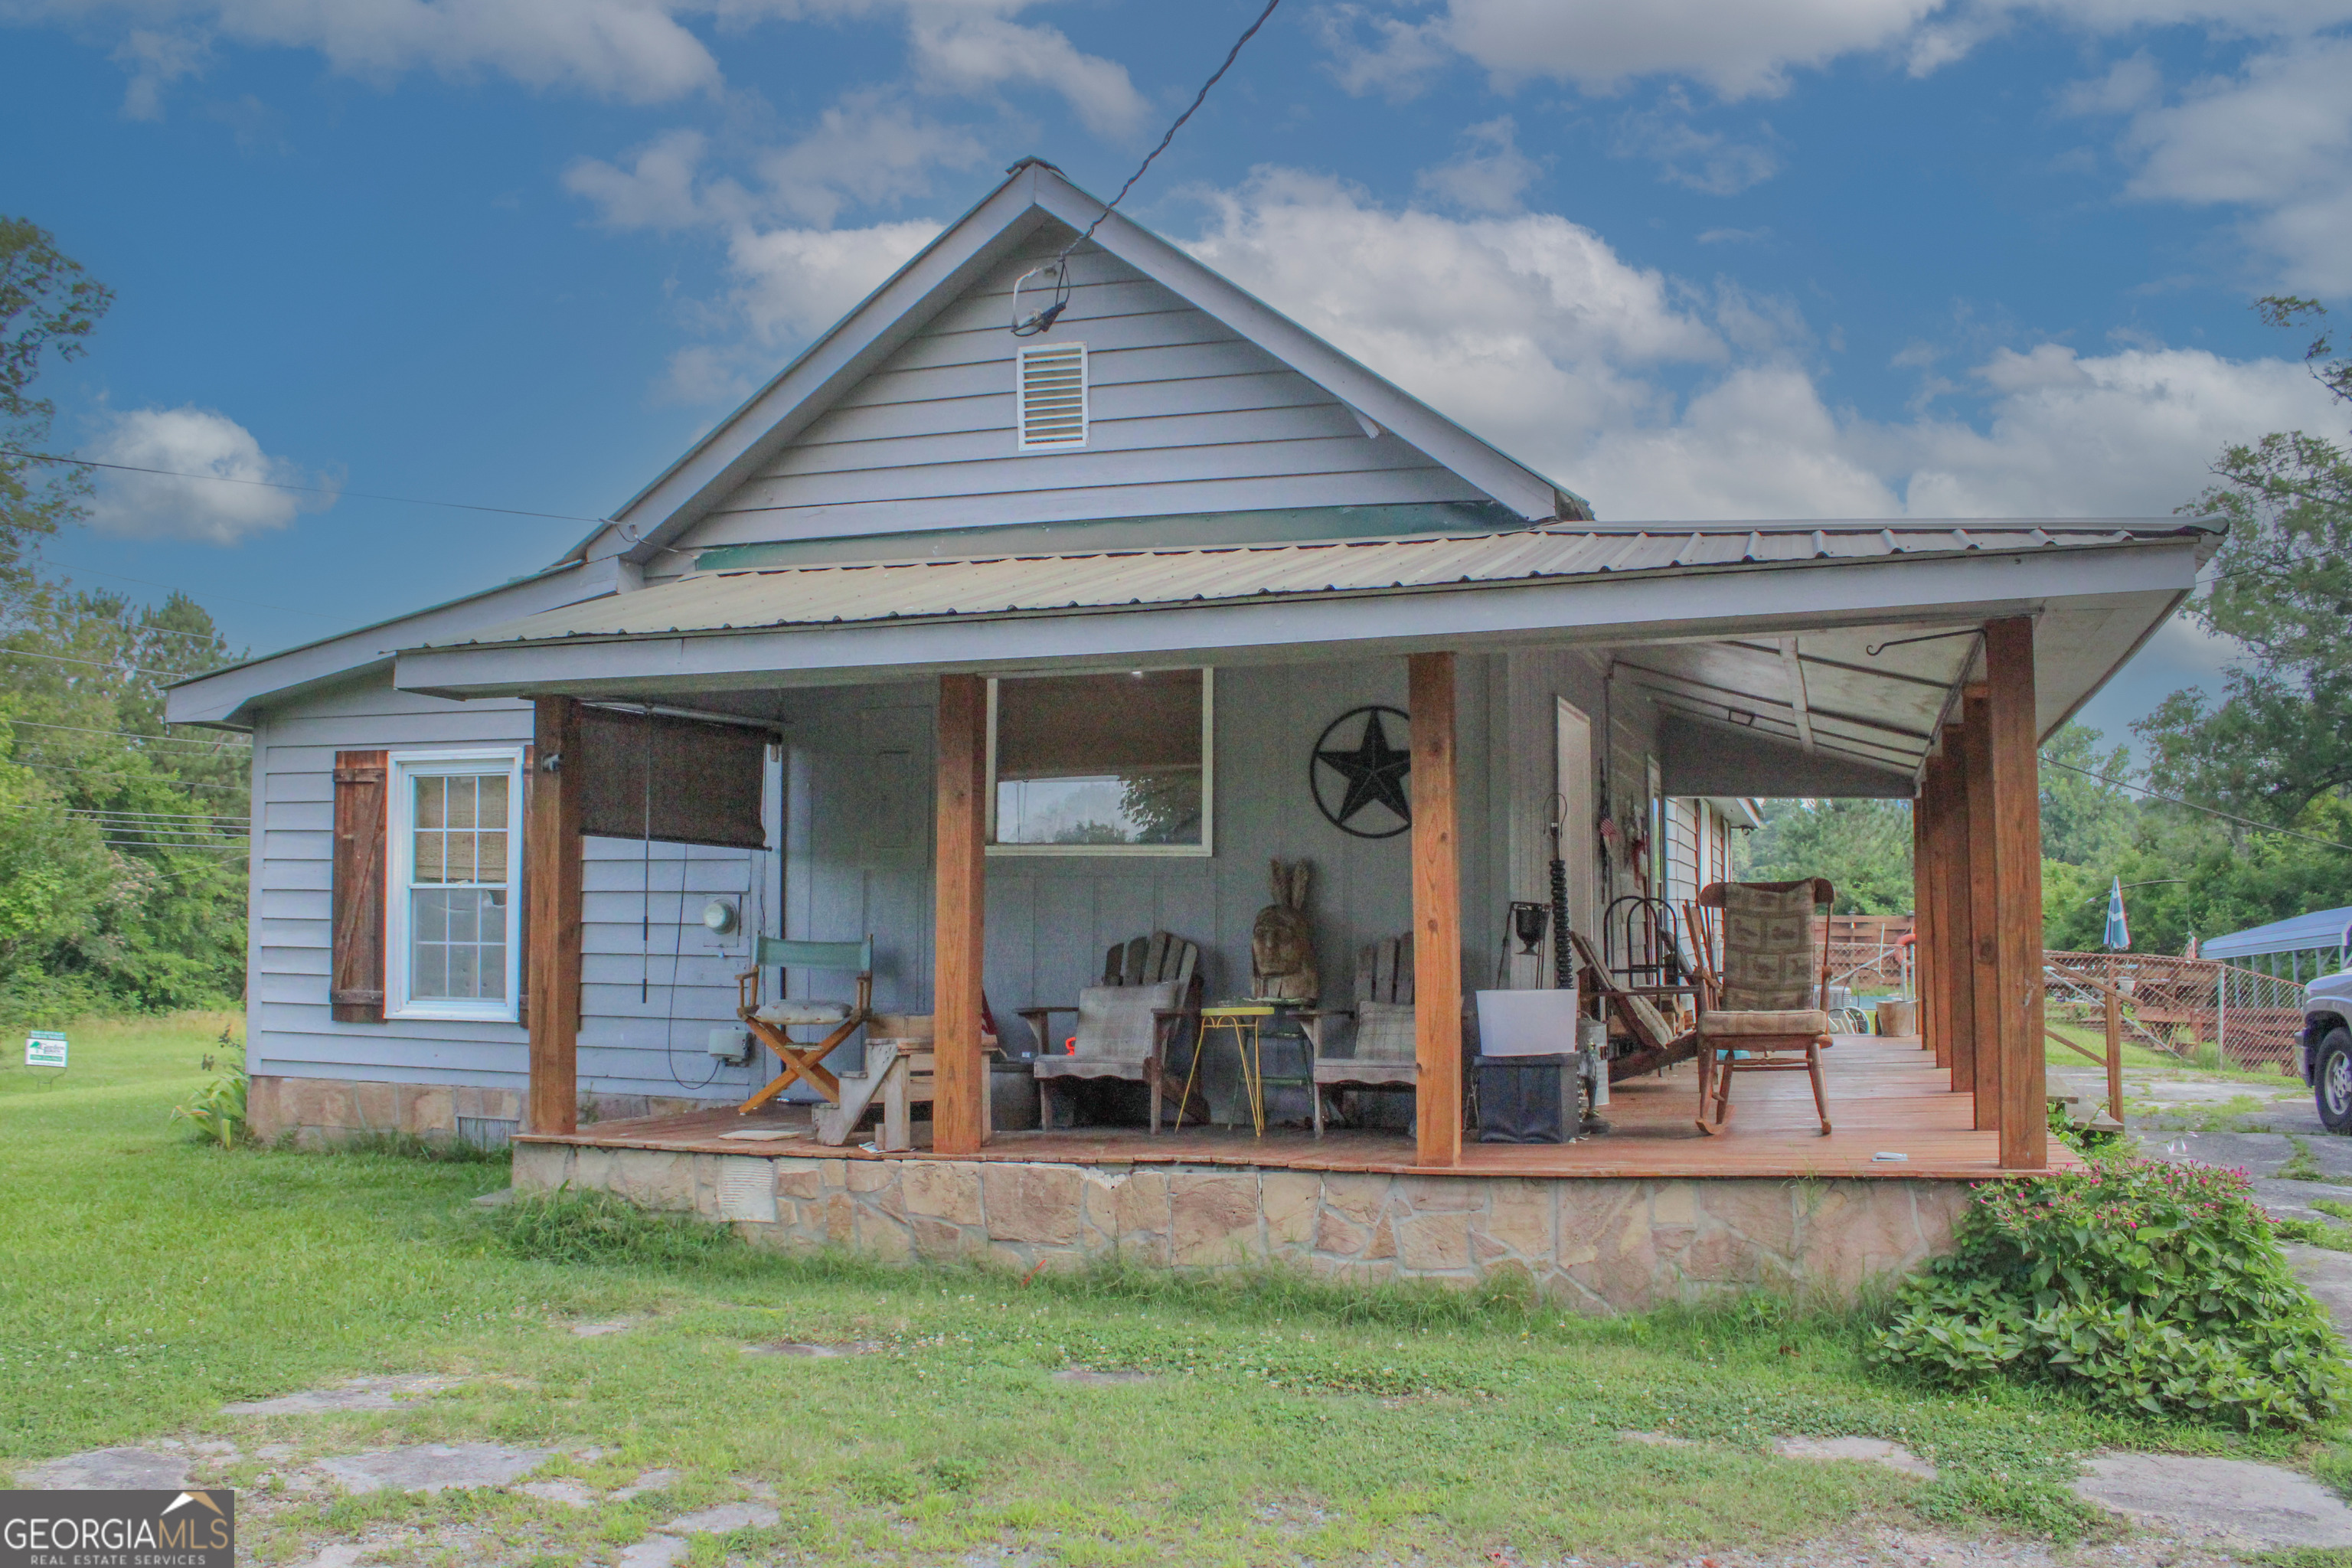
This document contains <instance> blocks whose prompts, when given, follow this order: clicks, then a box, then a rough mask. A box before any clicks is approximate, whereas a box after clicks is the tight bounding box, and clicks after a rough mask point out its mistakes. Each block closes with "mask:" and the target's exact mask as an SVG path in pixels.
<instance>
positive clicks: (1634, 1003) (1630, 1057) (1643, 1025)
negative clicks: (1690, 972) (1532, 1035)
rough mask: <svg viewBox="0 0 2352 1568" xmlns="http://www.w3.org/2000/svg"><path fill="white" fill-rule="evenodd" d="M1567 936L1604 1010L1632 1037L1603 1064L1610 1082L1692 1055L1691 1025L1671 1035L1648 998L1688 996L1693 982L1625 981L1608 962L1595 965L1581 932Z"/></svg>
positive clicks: (1595, 958)
mask: <svg viewBox="0 0 2352 1568" xmlns="http://www.w3.org/2000/svg"><path fill="white" fill-rule="evenodd" d="M1568 940H1569V941H1570V942H1573V943H1574V944H1575V946H1576V956H1577V959H1578V961H1579V962H1580V963H1582V964H1583V965H1584V970H1585V973H1586V975H1587V977H1588V978H1589V980H1590V982H1591V985H1592V987H1593V992H1594V994H1596V995H1598V996H1600V997H1601V1000H1602V1001H1603V1002H1605V1003H1607V1004H1608V1005H1609V1009H1610V1011H1612V1012H1613V1013H1615V1014H1616V1015H1617V1022H1618V1023H1619V1024H1620V1025H1621V1026H1622V1027H1623V1029H1624V1032H1625V1033H1626V1034H1628V1035H1631V1036H1632V1037H1633V1049H1632V1050H1630V1051H1628V1052H1626V1053H1625V1054H1624V1055H1623V1056H1622V1057H1617V1058H1612V1060H1611V1062H1610V1063H1609V1081H1610V1082H1612V1083H1615V1082H1616V1081H1617V1080H1618V1079H1627V1078H1632V1077H1633V1076H1634V1075H1635V1074H1637V1073H1645V1072H1653V1071H1655V1070H1656V1069H1657V1068H1664V1067H1672V1066H1673V1065H1674V1064H1675V1063H1676V1062H1678V1061H1681V1060H1683V1059H1685V1058H1688V1057H1695V1056H1696V1055H1698V1044H1699V1037H1698V1031H1697V1030H1696V1029H1694V1030H1691V1031H1690V1032H1689V1033H1687V1034H1676V1033H1675V1028H1674V1026H1673V1025H1671V1024H1669V1023H1667V1022H1666V1018H1665V1015H1664V1014H1663V1013H1661V1012H1659V1011H1658V1007H1657V1003H1656V1002H1654V1001H1653V1000H1652V998H1653V997H1656V998H1660V999H1664V998H1666V997H1679V996H1688V995H1691V994H1693V993H1694V990H1695V986H1694V985H1691V984H1683V985H1628V984H1624V983H1623V982H1622V981H1620V980H1619V979H1618V978H1617V977H1616V976H1615V975H1613V974H1612V973H1610V972H1609V966H1608V965H1607V964H1605V963H1601V955H1600V954H1599V953H1597V952H1593V951H1592V944H1591V942H1587V941H1586V940H1585V939H1584V934H1583V933H1582V932H1581V931H1570V932H1569V933H1568ZM1702 1070H1704V1068H1702Z"/></svg>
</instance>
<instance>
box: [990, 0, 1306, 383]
mask: <svg viewBox="0 0 2352 1568" xmlns="http://www.w3.org/2000/svg"><path fill="white" fill-rule="evenodd" d="M1280 4H1282V0H1265V10H1263V11H1260V12H1259V13H1258V14H1257V20H1256V21H1255V22H1252V23H1251V24H1250V25H1249V26H1247V27H1245V28H1244V29H1243V30H1242V36H1241V37H1238V38H1235V39H1234V47H1232V48H1230V49H1227V50H1226V51H1225V61H1224V64H1223V65H1221V66H1219V67H1218V68H1216V70H1215V71H1213V73H1211V75H1210V77H1209V79H1208V80H1206V81H1204V82H1202V84H1201V90H1200V91H1198V92H1196V93H1194V94H1193V95H1192V102H1191V103H1190V104H1188V105H1186V106H1185V110H1184V112H1183V113H1181V114H1180V115H1178V116H1177V117H1176V120H1175V122H1174V123H1173V124H1171V125H1170V126H1169V127H1168V134H1166V135H1165V136H1162V137H1161V138H1160V145H1159V146H1157V147H1154V148H1153V149H1152V150H1151V151H1150V152H1149V153H1145V154H1144V158H1143V162H1142V163H1138V164H1137V165H1136V166H1135V173H1133V174H1129V176H1128V177H1127V184H1123V185H1121V186H1119V188H1118V195H1115V196H1113V197H1111V199H1110V201H1109V202H1108V204H1107V205H1105V206H1104V207H1103V210H1102V211H1101V212H1100V213H1098V214H1097V215H1096V217H1095V221H1094V222H1092V223H1090V224H1088V225H1087V231H1086V233H1084V234H1082V235H1080V236H1078V237H1077V238H1076V239H1074V240H1072V241H1070V243H1069V244H1067V245H1066V246H1064V247H1062V254H1061V255H1059V256H1057V257H1055V258H1054V259H1053V260H1051V261H1049V262H1047V263H1046V264H1045V266H1043V267H1038V268H1032V269H1031V270H1030V271H1029V272H1028V273H1027V274H1026V275H1025V276H1026V277H1029V278H1034V277H1035V276H1037V274H1038V273H1040V272H1047V271H1050V272H1052V273H1053V274H1054V302H1053V303H1052V304H1050V305H1048V306H1046V307H1045V309H1044V310H1040V311H1038V312H1037V313H1036V314H1035V315H1034V316H1032V317H1030V318H1029V320H1027V321H1015V322H1014V323H1013V336H1014V337H1016V338H1033V337H1035V336H1036V335H1037V334H1038V333H1039V332H1042V331H1045V329H1046V328H1048V327H1050V326H1052V325H1053V324H1054V321H1055V317H1057V316H1059V315H1060V314H1061V313H1062V312H1063V311H1064V310H1067V309H1068V308H1069V303H1070V271H1069V268H1070V257H1071V254H1072V253H1073V252H1075V251H1076V249H1077V248H1078V247H1080V246H1082V245H1084V244H1085V243H1086V242H1087V241H1088V240H1090V239H1092V238H1093V237H1095V230H1097V229H1098V228H1100V227H1101V226H1103V222H1104V220H1105V219H1107V218H1108V217H1109V216H1110V214H1111V208H1113V207H1116V206H1117V205H1118V204H1119V203H1120V202H1122V201H1125V200H1126V199H1127V193H1128V192H1129V191H1131V190H1133V189H1135V183H1136V182H1137V181H1138V180H1140V179H1141V178H1143V173H1144V171H1145V170H1147V169H1149V168H1150V167H1151V162H1152V160H1153V159H1155V158H1157V157H1159V156H1160V153H1165V152H1166V151H1168V144H1169V143H1170V142H1173V141H1175V140H1176V132H1179V131H1181V130H1183V129H1184V121H1188V120H1190V119H1192V114H1193V111H1194V110H1198V109H1199V108H1200V107H1201V105H1202V103H1204V102H1205V101H1207V100H1208V97H1209V89H1211V88H1213V87H1214V86H1216V85H1217V83H1218V82H1220V81H1222V80H1223V79H1224V75H1225V73H1226V72H1227V71H1229V70H1231V69H1233V68H1234V61H1235V60H1237V59H1239V58H1241V53H1242V46H1243V45H1244V44H1246V43H1248V42H1249V41H1250V40H1251V39H1252V38H1255V37H1257V30H1258V29H1259V28H1260V27H1263V26H1265V21H1266V18H1267V17H1269V16H1273V15H1274V8H1275V7H1276V5H1280ZM1020 292H1021V289H1020V285H1019V284H1017V283H1016V284H1015V285H1014V286H1013V294H1014V296H1015V297H1016V298H1018V297H1019V295H1020Z"/></svg>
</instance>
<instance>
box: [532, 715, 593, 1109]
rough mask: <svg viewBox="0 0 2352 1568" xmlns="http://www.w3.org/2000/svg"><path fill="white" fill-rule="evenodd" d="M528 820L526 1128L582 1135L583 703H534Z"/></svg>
mask: <svg viewBox="0 0 2352 1568" xmlns="http://www.w3.org/2000/svg"><path fill="white" fill-rule="evenodd" d="M534 709H535V712H534V714H533V718H532V740H531V759H532V765H533V766H534V767H536V768H537V769H539V774H538V776H537V777H536V778H534V779H532V780H531V785H530V794H529V799H530V816H528V817H527V818H526V819H525V821H524V823H523V840H524V843H523V858H524V865H525V876H526V877H527V878H528V879H529V884H528V888H527V890H526V896H527V898H528V900H529V905H528V907H529V908H530V934H529V936H528V938H527V939H526V940H527V942H528V947H527V951H526V952H524V954H523V963H525V965H526V966H527V967H528V969H529V971H530V989H529V991H528V993H527V994H529V996H530V1092H529V1094H528V1096H527V1097H526V1098H527V1100H528V1103H527V1104H526V1105H525V1107H524V1110H523V1124H524V1126H525V1127H526V1128H527V1129H528V1130H529V1131H533V1132H577V1131H579V1130H580V940H581V912H580V883H581V842H580V802H581V795H580V790H581V784H582V781H581V778H580V773H579V768H578V767H577V765H573V766H571V767H567V766H566V765H565V764H566V763H567V762H570V761H572V735H573V733H574V729H575V726H576V724H577V722H578V720H579V713H580V704H579V703H578V702H576V701H574V700H572V699H571V698H569V697H542V698H541V699H539V700H538V701H537V702H536V703H535V704H534Z"/></svg>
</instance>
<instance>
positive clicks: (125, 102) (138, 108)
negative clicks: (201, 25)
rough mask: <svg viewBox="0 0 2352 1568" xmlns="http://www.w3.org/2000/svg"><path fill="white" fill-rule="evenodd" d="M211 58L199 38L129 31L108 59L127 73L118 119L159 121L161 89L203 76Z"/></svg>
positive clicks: (152, 31)
mask: <svg viewBox="0 0 2352 1568" xmlns="http://www.w3.org/2000/svg"><path fill="white" fill-rule="evenodd" d="M211 54H212V50H211V47H209V46H208V45H207V44H206V43H205V40H204V39H202V38H194V37H188V36H186V35H185V34H183V33H163V32H157V31H155V30H154V29H152V28H149V27H138V28H134V29H132V31H131V36H130V37H126V38H124V39H123V40H122V42H121V44H119V45H117V46H116V47H115V50H114V53H113V55H112V57H111V58H112V59H113V61H114V63H115V64H116V65H119V66H121V68H123V69H124V70H126V71H128V72H130V73H131V81H130V85H128V86H127V87H125V88H124V89H122V118H123V119H125V120H161V119H163V89H165V88H167V87H169V86H171V85H172V84H173V82H175V81H177V80H179V79H181V78H182V77H188V76H201V75H203V74H204V69H205V66H206V65H208V64H209V63H211V61H210V57H211Z"/></svg>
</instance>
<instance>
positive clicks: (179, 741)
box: [0, 719, 253, 754]
mask: <svg viewBox="0 0 2352 1568" xmlns="http://www.w3.org/2000/svg"><path fill="white" fill-rule="evenodd" d="M0 723H4V724H13V725H15V726H16V727H17V728H18V729H24V730H65V731H70V732H72V733H74V734H77V735H119V736H121V737H122V738H123V739H124V740H129V741H145V742H150V743H151V744H156V745H164V746H194V747H196V748H198V749H199V750H201V751H205V752H213V753H215V754H226V750H228V749H233V748H235V747H237V746H250V745H252V743H253V742H251V741H250V740H248V739H247V738H246V737H245V736H243V735H232V736H229V737H228V738H227V739H226V740H223V741H218V742H214V741H198V740H194V739H191V738H189V737H186V736H181V735H149V734H145V733H143V732H142V731H137V730H93V729H91V728H90V727H89V725H87V724H43V723H40V722H38V721H35V720H31V719H0Z"/></svg>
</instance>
